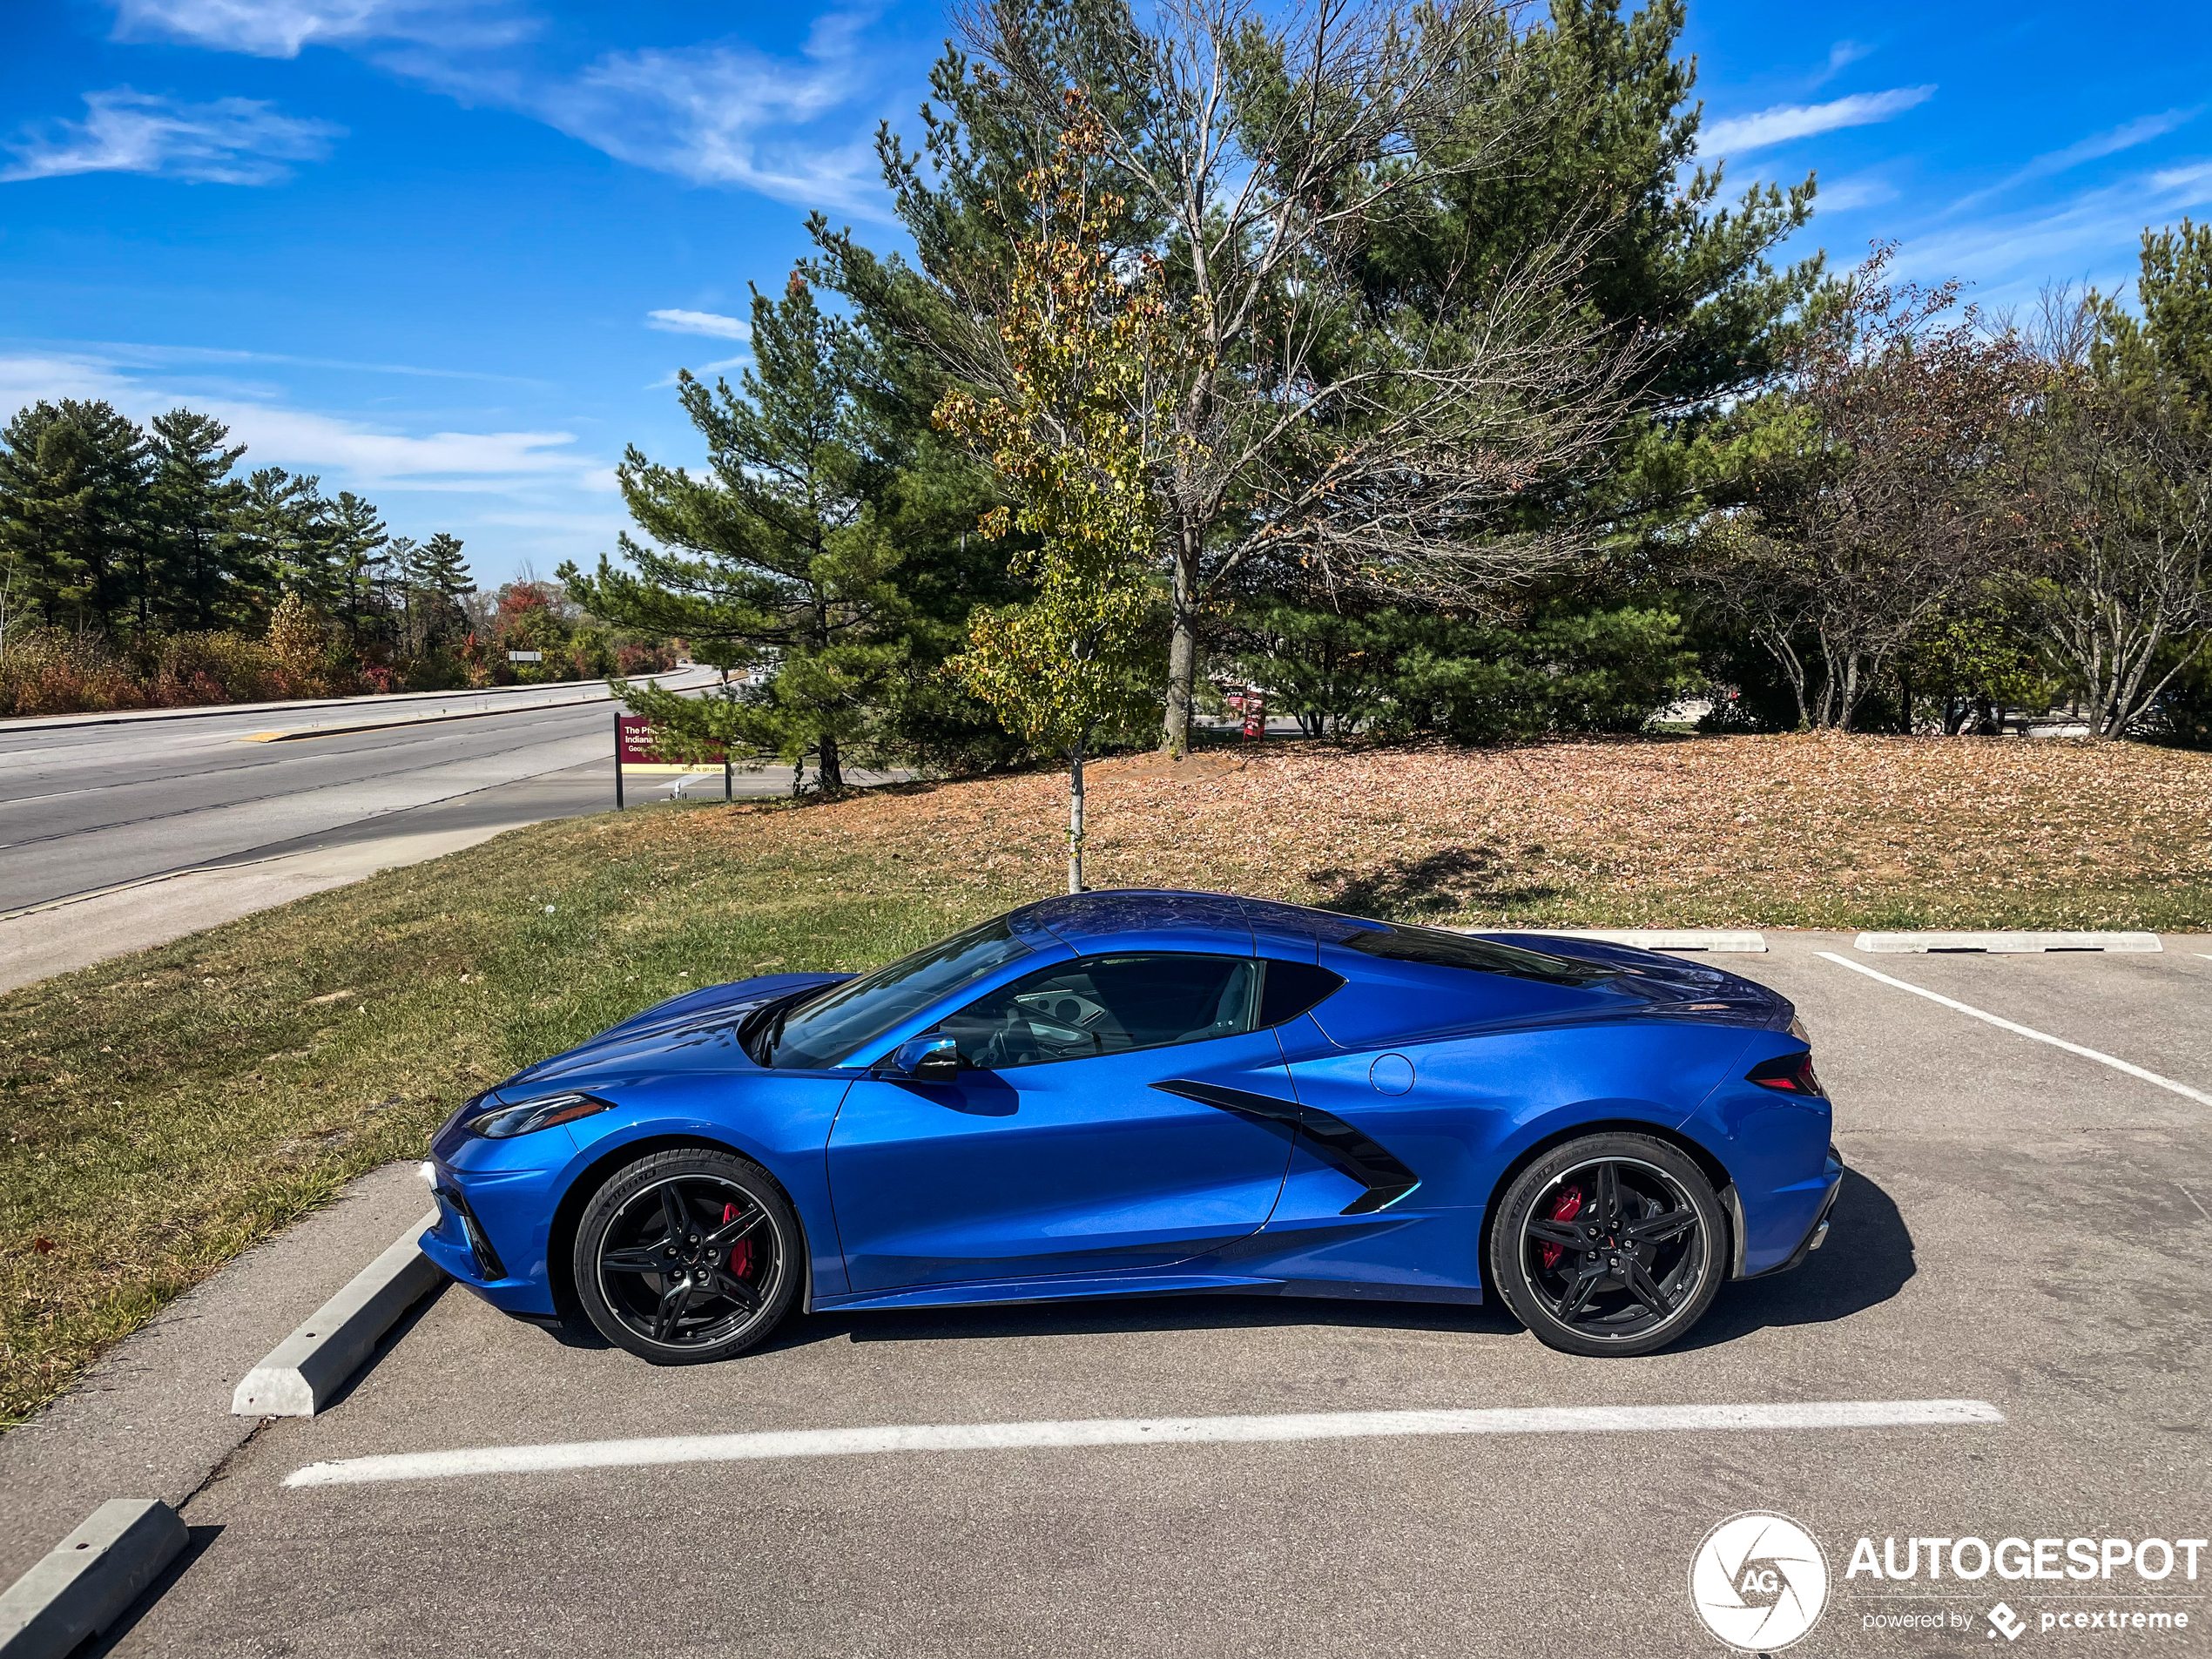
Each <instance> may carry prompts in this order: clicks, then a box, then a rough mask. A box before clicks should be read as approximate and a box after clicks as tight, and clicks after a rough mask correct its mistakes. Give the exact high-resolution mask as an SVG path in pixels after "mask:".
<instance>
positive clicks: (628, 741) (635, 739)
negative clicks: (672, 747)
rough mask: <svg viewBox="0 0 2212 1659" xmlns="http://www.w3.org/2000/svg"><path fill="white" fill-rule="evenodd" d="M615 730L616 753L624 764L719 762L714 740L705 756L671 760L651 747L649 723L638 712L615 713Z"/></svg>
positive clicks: (695, 766)
mask: <svg viewBox="0 0 2212 1659" xmlns="http://www.w3.org/2000/svg"><path fill="white" fill-rule="evenodd" d="M615 726H616V730H617V732H620V734H621V738H620V745H619V748H618V750H617V757H618V758H619V759H620V760H621V762H622V764H623V765H625V766H673V767H682V768H685V769H687V770H697V769H698V768H700V767H703V766H718V765H721V764H722V745H720V744H716V745H712V747H711V748H710V750H709V751H708V758H707V759H705V760H672V759H670V758H669V757H668V756H666V755H664V754H663V753H661V752H660V751H659V750H658V749H656V748H655V747H653V723H652V722H651V720H649V719H647V718H645V717H644V715H642V714H618V715H617V716H616V717H615Z"/></svg>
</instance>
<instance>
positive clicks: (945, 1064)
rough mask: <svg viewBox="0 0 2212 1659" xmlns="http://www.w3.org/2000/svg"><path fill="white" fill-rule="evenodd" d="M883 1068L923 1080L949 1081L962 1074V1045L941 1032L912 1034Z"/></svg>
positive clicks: (927, 1081) (892, 1073)
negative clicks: (915, 1035) (914, 1035)
mask: <svg viewBox="0 0 2212 1659" xmlns="http://www.w3.org/2000/svg"><path fill="white" fill-rule="evenodd" d="M883 1069H884V1070H885V1071H887V1072H888V1073H889V1074H890V1075H891V1076H894V1077H911V1078H913V1079H914V1082H921V1083H948V1082H952V1081H953V1080H954V1078H955V1077H957V1076H960V1046H959V1045H958V1044H957V1043H955V1042H954V1041H953V1040H952V1039H951V1038H950V1037H948V1036H945V1035H942V1034H941V1033H939V1032H934V1031H928V1032H924V1033H923V1034H922V1035H921V1036H918V1037H909V1038H907V1040H906V1041H905V1042H902V1043H900V1045H899V1046H898V1048H897V1049H895V1050H894V1051H893V1053H892V1055H891V1058H890V1060H889V1061H888V1062H886V1064H885V1066H884V1068H883Z"/></svg>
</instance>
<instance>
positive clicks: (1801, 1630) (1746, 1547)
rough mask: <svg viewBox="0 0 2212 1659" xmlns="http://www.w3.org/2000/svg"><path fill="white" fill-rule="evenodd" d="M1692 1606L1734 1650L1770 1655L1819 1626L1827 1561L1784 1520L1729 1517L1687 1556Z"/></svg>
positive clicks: (1752, 1514) (1760, 1515) (1808, 1537)
mask: <svg viewBox="0 0 2212 1659" xmlns="http://www.w3.org/2000/svg"><path fill="white" fill-rule="evenodd" d="M1689 1604H1690V1605H1691V1606H1692V1607H1694V1608H1696V1609H1697V1616H1698V1617H1699V1618H1700V1619H1702V1620H1703V1621H1704V1624H1705V1628H1706V1629H1708V1630H1710V1631H1711V1632H1712V1633H1713V1634H1714V1635H1716V1636H1718V1637H1719V1638H1720V1639H1721V1640H1722V1641H1723V1642H1726V1643H1728V1645H1729V1646H1730V1647H1731V1648H1737V1649H1742V1650H1743V1652H1745V1653H1757V1652H1762V1651H1764V1652H1767V1653H1772V1652H1774V1651H1775V1650H1776V1649H1780V1648H1786V1647H1788V1646H1789V1645H1790V1644H1791V1642H1796V1641H1797V1639H1798V1638H1799V1637H1801V1636H1803V1635H1805V1633H1806V1632H1807V1631H1809V1630H1811V1629H1812V1627H1813V1626H1814V1625H1816V1624H1817V1623H1819V1622H1820V1612H1821V1609H1822V1608H1824V1607H1826V1606H1827V1605H1828V1558H1827V1557H1826V1556H1825V1555H1824V1554H1821V1549H1820V1546H1819V1544H1818V1543H1817V1542H1816V1541H1814V1539H1813V1535H1812V1534H1811V1533H1809V1532H1807V1531H1806V1530H1805V1529H1804V1527H1800V1526H1799V1525H1798V1524H1797V1522H1796V1521H1792V1520H1791V1519H1790V1518H1789V1517H1788V1516H1787V1515H1776V1514H1767V1513H1765V1512H1764V1511H1762V1510H1751V1511H1749V1512H1747V1513H1746V1514H1740V1515H1730V1517H1729V1518H1728V1519H1727V1520H1726V1521H1723V1522H1721V1524H1720V1525H1719V1526H1717V1527H1714V1528H1713V1530H1712V1531H1710V1532H1709V1533H1707V1534H1705V1541H1704V1542H1703V1543H1702V1544H1700V1545H1698V1547H1697V1553H1696V1554H1695V1555H1693V1556H1691V1557H1690V1561H1689Z"/></svg>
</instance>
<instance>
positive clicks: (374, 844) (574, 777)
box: [0, 670, 872, 991]
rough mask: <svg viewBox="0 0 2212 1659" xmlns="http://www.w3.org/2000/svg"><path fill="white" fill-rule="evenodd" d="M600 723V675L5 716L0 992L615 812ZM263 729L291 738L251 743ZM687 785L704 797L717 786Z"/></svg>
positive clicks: (750, 782) (651, 781)
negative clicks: (538, 830)
mask: <svg viewBox="0 0 2212 1659" xmlns="http://www.w3.org/2000/svg"><path fill="white" fill-rule="evenodd" d="M715 678H716V675H715V673H714V671H712V670H698V671H690V672H683V673H678V674H674V675H670V676H665V677H663V683H664V684H666V685H670V686H671V687H673V688H674V689H678V690H686V689H692V688H697V687H703V686H705V685H711V684H712V683H713V682H714V680H715ZM613 714H614V710H613V706H612V705H611V704H610V701H609V700H608V698H607V691H606V687H605V686H604V685H597V684H594V685H562V686H541V687H532V688H528V689H527V690H515V691H496V692H490V693H455V694H453V695H452V696H451V697H449V698H422V697H419V696H416V697H396V698H349V699H347V700H345V701H343V702H337V703H321V704H292V705H281V706H278V707H263V708H253V709H246V710H238V711H231V710H226V711H220V712H209V713H199V714H195V715H190V716H183V717H179V715H176V714H173V713H170V712H167V711H164V712H162V713H158V714H152V715H142V716H137V717H108V718H82V717H80V718H71V719H67V720H61V721H52V722H44V721H41V722H24V723H15V722H10V723H0V991H5V990H7V989H8V988H10V987H13V986H16V985H21V984H26V983H28V982H30V981H33V980H36V979H39V978H43V977H44V976H45V975H47V974H54V973H59V972H63V971H64V970H66V969H69V968H81V967H84V966H85V965H86V964H88V963H90V962H94V961H102V960H105V959H106V958H108V957H111V956H117V955H121V954H125V953H126V952H128V951H132V950H140V949H145V948H148V947H151V946H153V945H158V944H162V943H165V942H166V941H169V940H171V939H174V938H178V937H180V936H182V935H183V934H187V933H192V932H195V931H197V930H199V929H200V928H203V927H212V926H214V925H216V924H217V923H219V922H222V921H230V920H231V919H233V917H236V916H239V915H244V914H247V913H249V912H251V911H253V910H258V909H263V908H266V907H268V906H270V905H274V904H281V903H283V902H285V901H286V900H291V899H295V898H298V897H300V896H301V895H302V894H307V893H313V892H316V891H318V890H320V889H321V888H325V887H336V886H339V885H341V884H342V883H344V882H347V881H352V880H359V879H360V878H361V877H362V876H364V875H367V874H369V873H372V872H374V871H375V870H378V869H383V868H388V867H392V866H395V865H400V864H408V863H412V862H415V861H416V860H421V859H427V858H435V857H437V856H439V855H441V854H442V853H451V852H455V851H457V850H459V849H460V848H461V847H463V846H469V845H472V844H473V843H475V842H476V841H481V840H487V839H489V837H491V836H493V835H496V834H498V833H500V832H502V830H507V829H512V828H515V827H516V826H520V825H523V824H530V823H537V822H540V821H542V820H543V819H550V818H566V817H573V816H577V815H580V814H583V813H600V812H606V811H609V810H610V809H611V808H612V807H613V806H614V804H615V801H614V787H615V785H614V734H613ZM455 717H458V718H455ZM364 728H366V729H364ZM267 732H291V733H295V734H300V735H295V736H293V737H292V738H289V739H288V740H286V741H279V742H267V741H256V740H255V739H256V738H258V737H260V735H261V734H265V733H267ZM871 776H872V775H871ZM677 781H678V780H677V779H675V778H673V777H671V776H667V775H652V774H644V773H636V772H633V773H632V774H631V776H630V777H629V779H628V780H627V784H628V786H627V790H626V794H627V798H628V800H629V802H630V804H631V805H633V806H639V805H645V804H649V803H651V802H653V801H657V800H664V799H667V798H668V797H669V795H670V793H671V790H672V789H673V788H674V786H675V785H676V783H677ZM859 781H863V782H865V781H868V778H867V777H863V778H862V779H860V780H859ZM688 787H689V788H690V790H691V792H693V793H698V792H701V791H705V792H709V793H718V792H720V789H721V787H722V780H721V778H720V775H719V773H718V772H717V773H716V774H715V775H714V776H712V777H711V778H700V779H693V780H692V781H691V784H690V785H689V786H688ZM790 787H791V770H790V768H789V767H787V766H780V765H779V766H770V767H767V768H765V769H763V770H761V771H759V772H740V773H738V775H737V777H736V779H735V788H736V791H737V792H738V793H739V794H743V795H774V794H782V793H784V792H787V791H788V790H789V789H790Z"/></svg>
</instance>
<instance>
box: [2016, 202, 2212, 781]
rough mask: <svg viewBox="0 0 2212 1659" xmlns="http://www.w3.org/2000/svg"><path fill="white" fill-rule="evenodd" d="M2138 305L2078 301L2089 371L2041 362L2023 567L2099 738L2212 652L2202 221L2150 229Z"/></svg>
mask: <svg viewBox="0 0 2212 1659" xmlns="http://www.w3.org/2000/svg"><path fill="white" fill-rule="evenodd" d="M2136 297H2137V300H2139V302H2140V303H2141V307H2142V315H2141V318H2136V317H2134V316H2131V315H2129V314H2128V313H2127V312H2125V311H2123V310H2121V308H2120V307H2119V306H2118V305H2117V304H2116V303H2114V301H2113V300H2109V299H2107V298H2105V297H2103V296H2100V295H2095V294H2092V295H2091V296H2089V299H2088V300H2087V303H2086V307H2085V314H2086V315H2087V317H2089V318H2090V319H2091V320H2093V321H2094V340H2093V341H2092V343H2091V345H2090V347H2089V350H2088V353H2087V359H2088V361H2087V362H2086V363H2081V362H2067V361H2058V362H2054V363H2051V364H2049V365H2048V368H2049V373H2050V377H2051V378H2050V386H2049V392H2048V395H2047V400H2046V406H2045V415H2046V420H2045V425H2044V433H2045V437H2046V443H2045V446H2044V448H2043V451H2042V454H2041V455H2040V464H2039V466H2038V468H2037V470H2036V482H2037V484H2038V486H2039V497H2040V504H2041V506H2042V507H2043V509H2044V514H2043V519H2042V523H2041V526H2040V528H2041V531H2042V533H2041V535H2040V536H2039V537H2037V538H2036V540H2035V542H2034V543H2033V550H2032V555H2031V557H2030V558H2029V559H2028V561H2027V568H2026V570H2025V572H2024V574H2025V575H2026V576H2027V578H2028V589H2027V592H2028V597H2029V600H2030V603H2031V604H2032V605H2033V610H2034V611H2035V614H2036V618H2037V622H2038V624H2039V626H2040V632H2041V635H2042V637H2043V638H2044V640H2045V642H2046V643H2047V644H2048V645H2049V646H2050V648H2051V649H2052V650H2053V651H2054V652H2055V653H2056V655H2057V656H2058V658H2059V659H2060V661H2062V662H2063V663H2065V664H2067V667H2068V669H2069V670H2070V671H2072V673H2073V675H2074V678H2076V679H2077V681H2078V682H2079V683H2080V686H2081V689H2082V691H2083V693H2084V696H2085V698H2086V699H2087V703H2088V705H2089V711H2090V715H2089V731H2090V734H2091V735H2092V736H2093V737H2097V738H2114V737H2119V736H2121V735H2122V734H2124V733H2125V732H2128V731H2129V730H2131V729H2132V728H2134V726H2135V725H2137V724H2138V723H2139V722H2141V720H2142V719H2143V718H2144V717H2145V715H2146V714H2148V712H2149V711H2150V710H2151V709H2152V708H2153V707H2154V705H2155V704H2156V703H2157V701H2158V699H2159V698H2160V697H2161V696H2162V695H2163V694H2164V693H2165V692H2166V691H2167V690H2168V688H2169V687H2170V686H2172V685H2175V684H2177V683H2180V682H2181V681H2182V679H2183V678H2185V676H2186V675H2187V673H2188V671H2189V669H2190V667H2191V666H2192V664H2195V662H2196V661H2197V659H2198V658H2199V657H2200V655H2201V654H2202V652H2203V651H2205V649H2206V647H2207V646H2208V644H2212V590H2208V589H2207V586H2206V582H2205V577H2206V568H2205V566H2206V550H2207V543H2208V540H2212V226H2194V225H2192V224H2191V223H2190V222H2189V221H2188V220H2187V219H2184V220H2183V221H2182V225H2181V226H2180V228H2179V230H2178V231H2164V232H2160V233H2151V232H2148V231H2146V232H2145V233H2143V247H2142V261H2141V274H2140V276H2139V277H2138V278H2137V280H2136Z"/></svg>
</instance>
